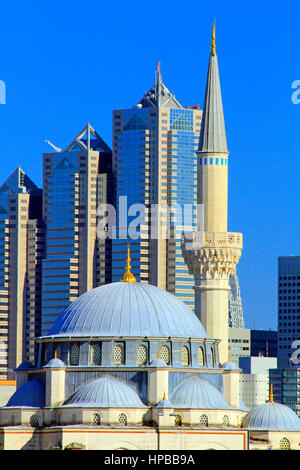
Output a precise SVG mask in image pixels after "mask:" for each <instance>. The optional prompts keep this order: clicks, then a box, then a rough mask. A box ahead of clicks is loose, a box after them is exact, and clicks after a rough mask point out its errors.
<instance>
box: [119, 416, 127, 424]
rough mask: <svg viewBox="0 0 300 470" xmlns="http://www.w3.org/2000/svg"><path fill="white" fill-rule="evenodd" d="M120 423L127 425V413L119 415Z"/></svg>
mask: <svg viewBox="0 0 300 470" xmlns="http://www.w3.org/2000/svg"><path fill="white" fill-rule="evenodd" d="M119 424H121V425H122V426H126V425H127V416H126V415H125V413H121V414H120V415H119Z"/></svg>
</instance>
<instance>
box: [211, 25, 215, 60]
mask: <svg viewBox="0 0 300 470" xmlns="http://www.w3.org/2000/svg"><path fill="white" fill-rule="evenodd" d="M210 49H211V55H216V20H214V25H213V32H212V37H211V46H210Z"/></svg>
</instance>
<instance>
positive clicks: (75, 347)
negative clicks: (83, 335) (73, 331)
mask: <svg viewBox="0 0 300 470" xmlns="http://www.w3.org/2000/svg"><path fill="white" fill-rule="evenodd" d="M79 356H80V348H79V344H77V343H74V344H72V347H71V361H70V363H71V365H72V366H78V364H79Z"/></svg>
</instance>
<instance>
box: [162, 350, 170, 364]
mask: <svg viewBox="0 0 300 470" xmlns="http://www.w3.org/2000/svg"><path fill="white" fill-rule="evenodd" d="M159 357H160V359H162V360H163V361H165V363H166V364H167V365H169V364H170V349H169V348H168V346H165V345H164V346H162V347H161V349H160V352H159Z"/></svg>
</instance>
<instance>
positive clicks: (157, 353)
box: [157, 351, 159, 359]
mask: <svg viewBox="0 0 300 470" xmlns="http://www.w3.org/2000/svg"><path fill="white" fill-rule="evenodd" d="M157 359H159V351H158V352H157Z"/></svg>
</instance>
